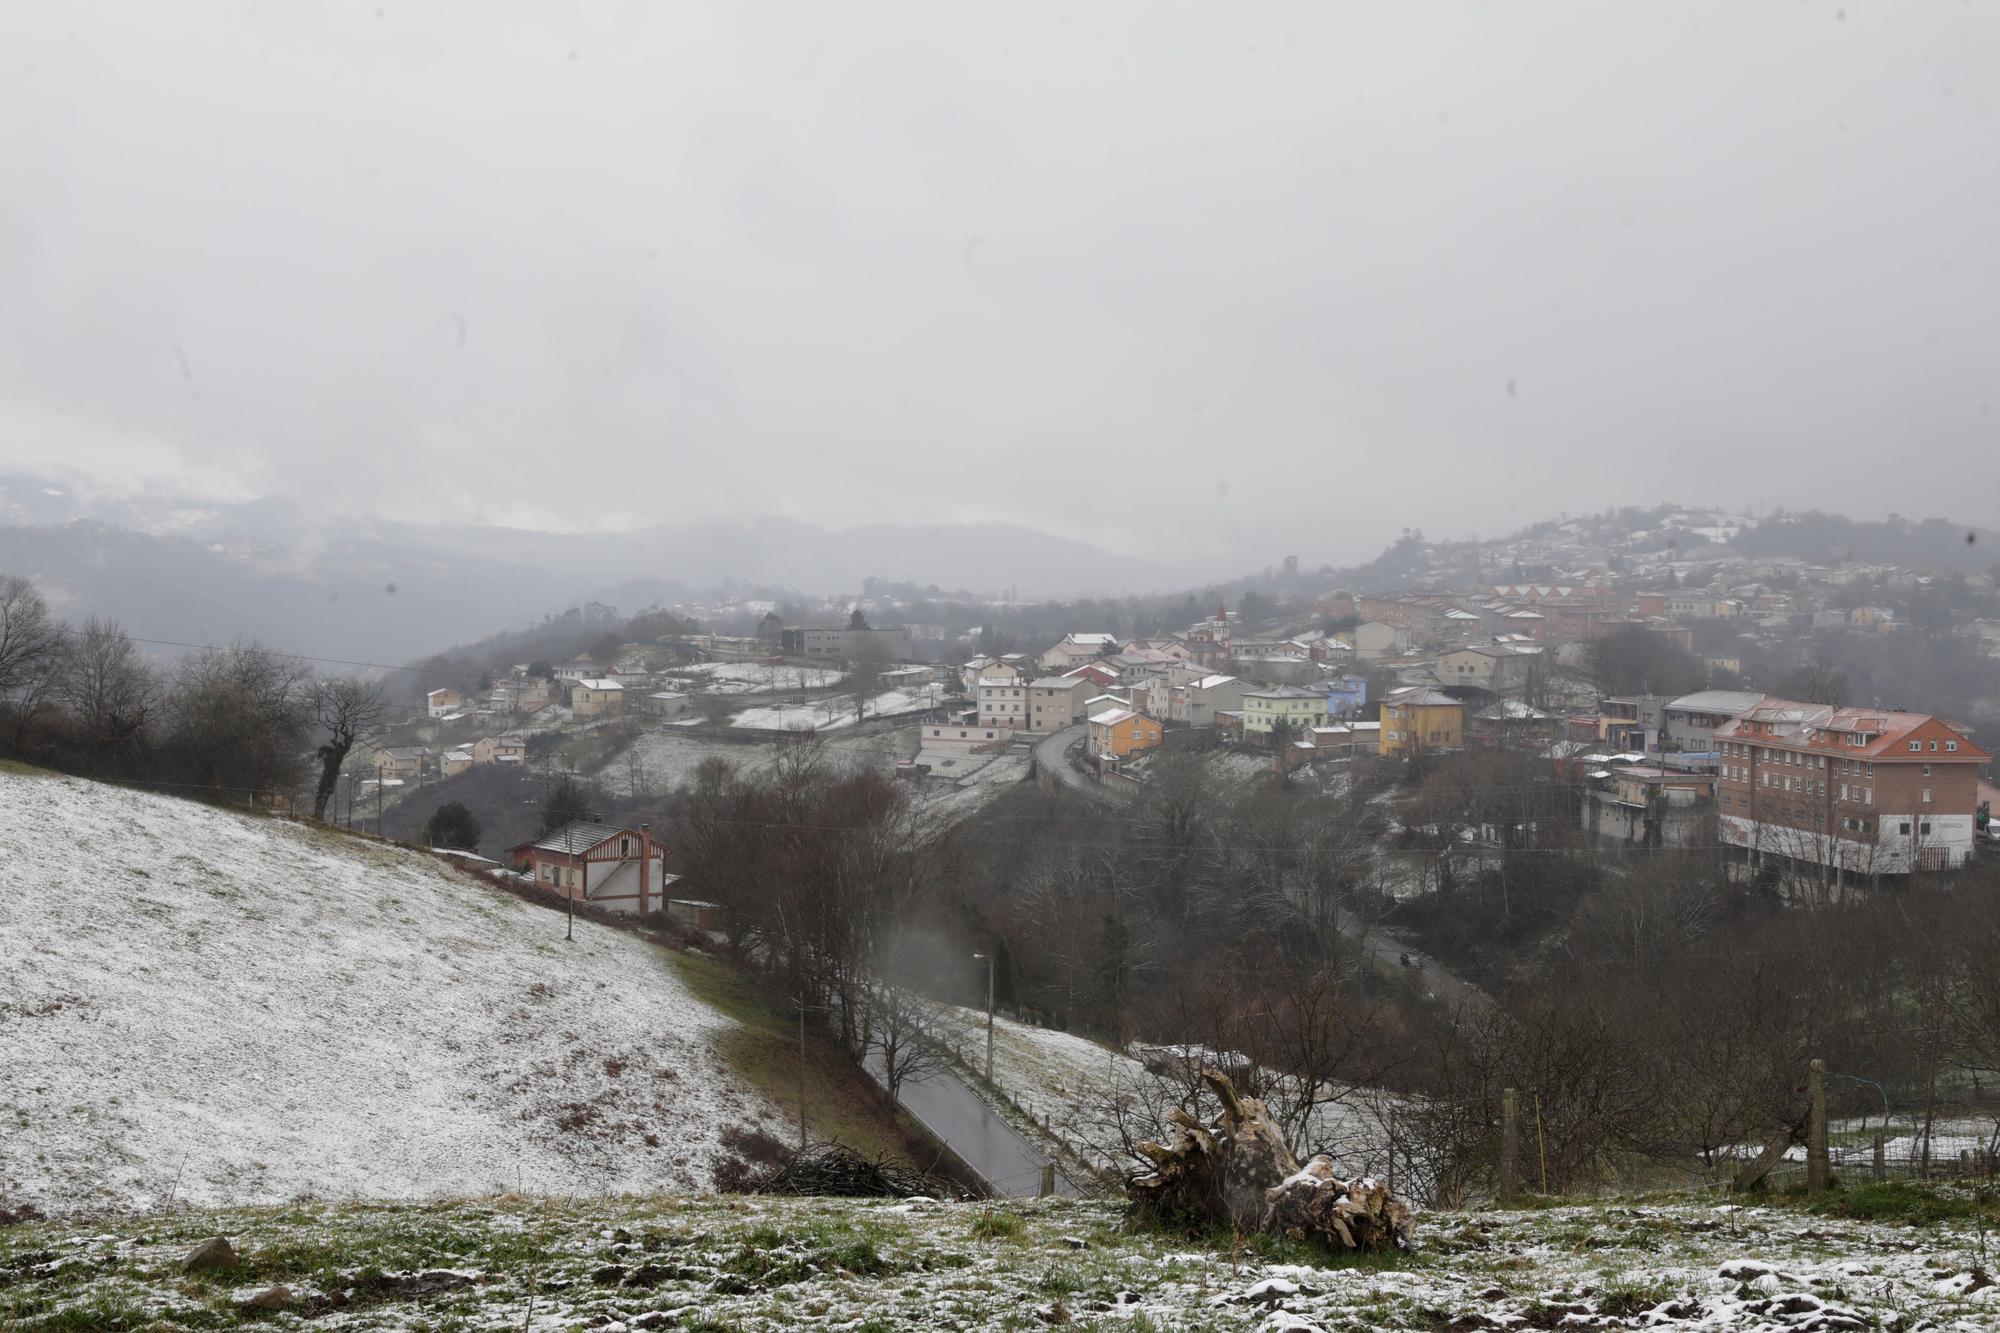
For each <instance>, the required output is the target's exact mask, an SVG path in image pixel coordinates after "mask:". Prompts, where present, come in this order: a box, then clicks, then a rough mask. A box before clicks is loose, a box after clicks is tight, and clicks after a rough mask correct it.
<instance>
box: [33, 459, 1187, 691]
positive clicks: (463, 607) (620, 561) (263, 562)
mask: <svg viewBox="0 0 2000 1333" xmlns="http://www.w3.org/2000/svg"><path fill="white" fill-rule="evenodd" d="M0 523H6V524H9V525H8V526H0V572H6V573H19V574H26V575H29V576H31V577H33V578H35V579H36V580H37V581H38V582H39V583H40V584H41V585H42V587H43V589H44V591H45V593H46V594H47V595H48V596H49V597H50V599H51V601H52V602H54V603H55V604H56V605H57V607H58V608H59V609H60V610H61V611H62V613H63V614H64V615H66V616H68V617H70V618H72V619H80V618H81V617H83V616H85V615H102V616H109V617H111V618H113V619H116V620H117V621H118V622H119V623H120V624H122V625H124V626H125V628H126V629H127V630H128V631H129V632H131V633H132V634H134V635H136V636H138V637H141V638H148V639H165V640H175V641H184V642H200V643H227V642H231V641H234V640H235V639H237V638H257V639H261V640H263V641H265V642H267V643H269V644H271V645H273V646H276V647H280V648H283V649H285V650H287V651H291V652H298V653H305V654H309V655H317V656H328V657H339V658H357V659H361V660H366V661H378V662H390V663H395V662H401V661H404V660H407V659H410V658H413V657H416V656H418V655H420V654H423V653H428V652H432V651H435V650H436V649H438V648H440V647H442V646H444V645H446V644H449V643H454V642H461V641H465V640H469V639H473V638H477V637H479V636H481V635H485V634H489V633H491V632H493V631H494V630H495V629H498V628H502V627H506V626H510V625H524V624H528V623H531V622H533V621H535V620H538V619H540V618H541V617H542V616H544V615H547V614H551V613H554V612H558V611H560V610H561V609H563V608H564V607H567V606H573V605H577V604H580V603H583V602H587V601H593V600H597V601H607V602H611V603H612V604H614V605H617V606H618V607H619V608H620V609H621V610H624V611H627V612H631V611H637V610H639V609H641V608H642V606H643V605H645V604H646V603H648V602H668V601H672V600H675V599H677V598H684V597H688V596H691V595H692V594H694V593H695V592H696V591H697V590H700V589H704V588H712V587H713V586H715V585H717V584H719V583H722V582H724V581H733V582H736V583H744V584H768V585H774V586H781V587H792V588H799V589H802V590H805V591H808V592H814V593H840V592H844V591H849V590H859V588H860V587H861V584H862V581H863V580H864V579H866V578H868V577H871V576H873V577H876V578H882V579H891V580H906V581H911V582H915V583H918V584H920V585H930V584H936V585H938V586H940V587H944V588H971V589H975V590H977V591H981V592H991V593H999V592H1001V591H1003V590H1007V589H1012V590H1014V591H1016V592H1017V593H1018V594H1019V595H1020V596H1023V597H1036V598H1039V597H1073V596H1078V595H1082V594H1086V593H1092V592H1099V591H1115V592H1126V591H1141V590H1147V589H1152V588H1159V587H1171V586H1175V585H1176V582H1177V581H1193V579H1194V578H1196V577H1197V574H1198V572H1197V571H1195V570H1192V569H1186V568H1183V569H1178V570H1177V569H1174V568H1171V567H1168V566H1155V565H1153V564H1151V563H1149V562H1147V561H1144V560H1136V559H1132V558H1130V557H1126V556H1120V555H1114V554H1111V553H1109V552H1106V551H1103V550H1100V549H1098V548H1097V547H1094V546H1091V545H1090V544H1088V543H1085V542H1078V541H1074V540H1071V539H1068V538H1063V537H1057V536H1053V535H1051V534H1048V533H1044V532H1039V531H1036V530H1034V529H1032V528H1025V527H1021V526H1018V525H1015V524H1009V523H970V524H914V525H898V524H886V523H885V524H872V525H867V526H863V527H856V528H845V529H828V528H823V527H819V526H817V525H815V524H811V523H806V522H803V521H801V520H797V519H790V518H782V517H767V518H759V519H754V520H749V521H745V522H740V523H738V522H706V523H692V524H689V525H686V526H681V527H660V528H648V529H642V530H638V531H630V532H613V533H548V532H530V531H521V530H516V529H508V528H495V527H468V526H439V527H436V528H424V527H418V526H415V525H411V524H398V523H382V522H366V523H356V524H338V523H328V522H327V521H325V520H324V519H321V518H319V517H316V516H313V515H310V514H308V513H306V512H304V511H302V510H299V509H298V508H296V507H294V506H291V505H288V504H286V503H285V502H283V501H272V500H266V501H258V502H254V503H252V504H246V505H210V506H185V507H179V508H176V507H172V506H164V505H160V504H146V503H143V502H140V503H124V502H110V503H106V502H101V501H89V500H80V499H78V498H76V497H72V496H70V495H68V494H67V493H65V492H63V491H62V490H61V488H59V487H56V486H51V485H49V484H48V483H46V482H45V481H43V480H42V479H40V478H23V477H7V476H0ZM641 598H643V600H639V599H641Z"/></svg>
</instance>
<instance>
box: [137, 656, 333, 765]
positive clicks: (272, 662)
mask: <svg viewBox="0 0 2000 1333" xmlns="http://www.w3.org/2000/svg"><path fill="white" fill-rule="evenodd" d="M309 680H310V673H309V672H308V671H307V669H306V667H305V665H304V664H303V663H302V662H300V661H299V659H298V658H296V657H291V656H288V655H286V654H284V653H278V652H273V651H272V650H271V649H269V648H265V647H262V646H260V645H258V644H254V643H252V644H245V645H242V646H239V647H235V648H219V649H208V650H205V651H202V652H198V653H194V654H191V655H190V656H188V657H185V658H183V659H182V660H181V664H180V667H179V669H178V670H177V671H176V672H175V674H174V681H173V688H172V690H171V691H170V693H169V695H168V701H167V706H166V709H165V714H166V717H165V721H166V735H165V738H164V739H165V744H166V748H167V750H168V752H169V754H170V756H171V758H172V759H173V761H174V770H175V771H176V772H177V773H178V774H179V776H180V777H181V779H182V780H183V781H186V782H188V783H191V784H194V785H196V786H202V787H209V788H214V789H217V790H222V791H230V792H242V793H243V794H245V795H255V794H256V793H259V792H265V793H269V792H275V791H279V790H284V791H290V790H293V789H295V788H296V787H297V785H298V782H299V780H300V778H301V777H302V776H303V774H302V769H303V766H304V758H305V753H306V742H307V740H308V739H309V731H310V728H311V723H312V714H311V710H310V707H309V702H310V700H309V698H308V689H307V686H308V681H309Z"/></svg>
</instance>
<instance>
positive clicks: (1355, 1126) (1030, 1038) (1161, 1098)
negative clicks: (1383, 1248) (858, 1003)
mask: <svg viewBox="0 0 2000 1333" xmlns="http://www.w3.org/2000/svg"><path fill="white" fill-rule="evenodd" d="M939 1026H940V1028H941V1029H942V1030H943V1033H944V1041H945V1044H946V1045H947V1046H948V1047H949V1048H950V1049H951V1050H952V1051H953V1052H955V1053H956V1054H958V1055H959V1056H960V1058H961V1059H962V1061H963V1062H964V1064H965V1065H966V1067H967V1068H968V1069H969V1070H971V1071H975V1072H979V1073H982V1074H983V1072H984V1070H985V1059H986V1013H985V1011H984V1010H979V1009H966V1008H960V1007H958V1006H955V1005H947V1006H943V1007H942V1016H941V1019H940V1022H939ZM1137 1049H1138V1048H1134V1050H1135V1051H1137ZM1155 1065H1156V1067H1157V1068H1160V1069H1163V1070H1164V1071H1165V1076H1164V1077H1162V1076H1159V1075H1157V1074H1156V1073H1155V1072H1153V1071H1151V1070H1149V1069H1148V1068H1147V1065H1146V1064H1145V1063H1144V1062H1143V1061H1142V1060H1140V1059H1138V1058H1135V1055H1133V1054H1127V1053H1126V1052H1123V1051H1119V1050H1116V1049H1114V1048H1112V1047H1110V1046H1108V1045H1105V1044H1103V1043H1101V1042H1097V1041H1093V1040H1091V1039H1090V1038H1088V1037H1082V1036H1078V1035H1076V1034H1074V1033H1068V1032H1057V1031H1055V1030H1054V1029H1052V1028H1040V1027H1035V1026H1033V1025H1031V1024H1027V1023H1020V1022H1016V1021H1014V1020H1013V1019H1009V1018H1004V1017H998V1016H996V1017H995V1019H994V1023H993V1084H994V1086H995V1088H996V1089H997V1090H998V1091H999V1092H1000V1093H1002V1094H1004V1096H1005V1099H1006V1101H1007V1102H1011V1103H1012V1105H1004V1104H1003V1107H1002V1109H1003V1110H1005V1111H1008V1112H1013V1113H1015V1114H1016V1115H1017V1116H1018V1117H1019V1118H1022V1119H1025V1120H1031V1121H1033V1123H1034V1124H1035V1125H1038V1126H1041V1125H1045V1126H1046V1132H1047V1133H1048V1134H1049V1135H1050V1136H1052V1137H1053V1138H1055V1139H1056V1140H1057V1142H1059V1143H1060V1144H1062V1145H1063V1146H1064V1147H1066V1148H1067V1149H1068V1150H1069V1151H1070V1152H1071V1153H1073V1154H1074V1155H1075V1156H1076V1157H1077V1158H1078V1159H1079V1160H1081V1161H1082V1162H1084V1163H1085V1164H1087V1165H1089V1166H1091V1167H1093V1168H1096V1169H1097V1170H1099V1171H1102V1172H1107V1173H1110V1174H1112V1175H1117V1174H1120V1173H1122V1172H1125V1171H1129V1170H1131V1169H1132V1168H1133V1167H1134V1166H1135V1165H1136V1159H1135V1158H1133V1156H1132V1155H1131V1154H1130V1152H1129V1151H1128V1149H1127V1146H1126V1145H1127V1141H1128V1140H1130V1141H1133V1142H1136V1141H1138V1140H1140V1139H1154V1140H1164V1139H1165V1137H1166V1136H1167V1135H1168V1134H1169V1133H1170V1130H1169V1129H1168V1125H1167V1114H1168V1112H1169V1111H1170V1110H1171V1108H1172V1107H1173V1105H1174V1103H1175V1098H1176V1097H1177V1096H1178V1095H1180V1093H1181V1091H1182V1090H1183V1088H1184V1087H1185V1086H1186V1085H1187V1084H1189V1083H1191V1082H1193V1081H1194V1079H1193V1073H1192V1072H1191V1071H1198V1069H1199V1063H1198V1062H1196V1063H1195V1064H1194V1065H1192V1066H1190V1065H1188V1064H1186V1063H1185V1062H1181V1063H1171V1064H1166V1065H1161V1064H1160V1063H1159V1062H1158V1061H1157V1060H1156V1061H1155ZM1323 1095H1324V1096H1325V1097H1326V1099H1327V1100H1326V1101H1324V1102H1323V1103H1322V1104H1320V1105H1318V1106H1316V1107H1314V1109H1313V1112H1312V1115H1311V1118H1310V1121H1309V1125H1310V1128H1309V1130H1308V1132H1307V1134H1306V1138H1307V1144H1306V1148H1307V1152H1308V1153H1310V1152H1321V1151H1324V1152H1329V1153H1332V1154H1333V1156H1334V1157H1335V1159H1336V1160H1337V1161H1339V1162H1340V1163H1341V1165H1342V1166H1343V1167H1344V1168H1346V1169H1349V1170H1353V1171H1362V1170H1368V1169H1376V1168H1380V1167H1382V1166H1384V1165H1386V1163H1387V1160H1388V1158H1387V1148H1386V1142H1385V1137H1384V1134H1383V1132H1382V1121H1381V1119H1380V1117H1379V1115H1378V1114H1377V1112H1378V1110H1379V1109H1380V1107H1379V1106H1378V1103H1380V1101H1381V1097H1380V1095H1379V1094H1377V1093H1375V1092H1373V1091H1372V1090H1369V1089H1361V1088H1347V1087H1330V1086H1329V1087H1327V1088H1325V1089H1324V1094H1323ZM1016 1108H1018V1110H1017V1109H1016ZM1213 1112H1214V1108H1213V1106H1212V1105H1206V1104H1205V1105H1204V1109H1203V1110H1202V1112H1201V1113H1202V1114H1204V1115H1211V1114H1213ZM1302 1155H1303V1154H1302Z"/></svg>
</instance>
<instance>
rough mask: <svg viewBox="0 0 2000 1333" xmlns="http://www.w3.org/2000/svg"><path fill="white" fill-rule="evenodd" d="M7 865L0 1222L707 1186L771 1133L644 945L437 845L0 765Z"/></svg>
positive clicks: (703, 1016) (710, 1017)
mask: <svg viewBox="0 0 2000 1333" xmlns="http://www.w3.org/2000/svg"><path fill="white" fill-rule="evenodd" d="M0 863H4V864H5V865H7V866H8V867H9V870H10V872H11V874H12V876H13V879H14V883H15V887H16V891H15V892H10V893H7V894H5V895H0V1053H4V1055H0V1202H9V1201H11V1202H13V1203H17V1204H18V1203H20V1202H24V1201H26V1202H33V1203H36V1204H38V1205H39V1206H41V1207H42V1208H43V1209H45V1210H48V1211H56V1210H68V1209H81V1208H97V1207H105V1206H119V1205H140V1206H143V1205H146V1204H151V1203H157V1202H159V1201H161V1200H163V1199H166V1198H167V1197H169V1196H171V1197H172V1198H174V1199H176V1200H181V1201H188V1202H194V1203H228V1202H258V1201H277V1200H286V1199H291V1198H294V1197H296V1196H302V1195H311V1196H317V1197H320V1198H328V1199H339V1198H350V1197H369V1198H378V1199H380V1198H421V1197H429V1196H434V1195H445V1194H464V1193H468V1192H481V1191H490V1190H494V1189H513V1188H516V1187H519V1188H523V1189H526V1190H531V1191H537V1192H546V1193H592V1192H598V1191H603V1190H637V1189H646V1190H685V1189H703V1188H707V1187H708V1185H709V1184H710V1179H711V1173H712V1171H713V1168H714V1166H715V1164H716V1162H717V1161H718V1160H719V1159H720V1156H721V1154H720V1151H719V1149H718V1146H717V1136H718V1134H719V1133H720V1132H721V1130H722V1128H723V1127H724V1125H725V1124H726V1123H729V1122H732V1121H742V1122H745V1123H753V1122H761V1121H765V1120H774V1119H775V1117H776V1116H777V1115H778V1112H777V1110H776V1108H774V1107H772V1106H770V1105H769V1104H768V1103H766V1102H764V1101H763V1100H762V1099H761V1098H760V1097H758V1096H757V1095H756V1094H755V1093H753V1092H751V1091H750V1090H749V1089H747V1088H746V1087H744V1086H743V1085H742V1084H741V1083H740V1082H738V1080H736V1079H735V1078H734V1077H733V1076H732V1075H731V1074H730V1073H729V1071H728V1070H727V1069H726V1068H725V1066H724V1064H723V1062H722V1061H721V1060H720V1058H719V1057H718V1056H717V1055H716V1054H715V1051H714V1049H713V1042H714V1039H715V1038H716V1037H717V1036H718V1035H719V1034H721V1033H722V1032H724V1031H726V1030H727V1029H728V1027H729V1020H728V1019H726V1018H723V1017H722V1016H721V1015H719V1014H717V1013H716V1012H715V1011H713V1010H712V1009H710V1008H709V1007H708V1006H707V1005H705V1004H704V1003H702V1002H701V1001H700V1000H698V999H697V998H696V997H695V996H693V995H692V994H691V993H690V992H689V991H688V990H687V989H686V988H685V987H684V986H683V985H682V984H681V983H680V981H679V980H678V979H677V977H676V975H675V973H674V972H673V971H672V969H671V966H670V964H669V963H668V961H667V960H666V958H665V957H664V955H663V954H662V953H661V952H660V951H659V950H658V949H657V948H656V947H655V946H653V945H650V944H648V943H646V942H644V941H642V940H640V939H638V938H636V937H634V936H631V935H628V934H624V933H621V932H618V931H615V930H611V929H607V928H604V927H600V926H597V925H594V924H592V923H589V922H585V921H579V922H577V923H576V938H575V941H574V942H571V943H566V942H565V941H564V940H563V918H562V916H561V915H560V914H558V913H555V912H551V911H547V910H545V909H542V908H539V907H534V906H530V905H528V904H526V903H522V902H520V901H519V900H517V899H515V898H512V897H509V896H507V895H505V894H503V893H500V892H498V891H495V890H491V889H488V888H486V887H484V886H483V885H481V884H480V883H478V882H477V881H474V880H471V879H469V878H467V877H465V876H463V875H460V874H458V873H456V872H452V871H449V870H446V869H444V868H443V867H442V866H441V865H440V864H439V863H438V862H436V861H435V860H434V859H432V858H430V857H428V856H425V855H423V854H421V853H415V852H405V851H400V850H396V849H393V848H389V847H385V846H382V845H380V844H376V843H371V842H367V841H363V840H358V839H353V838H348V837H344V836H342V835H338V834H334V833H330V832H323V831H318V830H313V829H309V828H307V827H305V826H303V825H298V824H293V823H289V822H286V821H282V820H277V819H266V818H258V817H251V816H245V815H239V814H235V813H230V812H226V811H222V810H218V809H214V808H212V807H209V806H204V805H199V804H195V803H193V802H189V801H181V800H177V799H174V798H171V797H165V796H158V795H152V794H148V793H138V792H132V791H128V790H124V789H121V788H114V787H108V786H100V785H97V784H93V783H87V782H82V781H78V780H74V779H68V778H58V777H53V776H25V775H17V774H10V773H0ZM5 1323H6V1321H5V1320H4V1319H0V1325H4V1324H5Z"/></svg>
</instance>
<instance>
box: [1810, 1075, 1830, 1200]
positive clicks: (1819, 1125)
mask: <svg viewBox="0 0 2000 1333" xmlns="http://www.w3.org/2000/svg"><path fill="white" fill-rule="evenodd" d="M1806 1086H1807V1088H1808V1090H1809V1091H1810V1092H1811V1093H1812V1108H1811V1109H1810V1110H1809V1111H1807V1112H1806V1193H1808V1194H1824V1193H1826V1187H1827V1180H1828V1176H1829V1175H1830V1174H1831V1169H1830V1167H1831V1164H1830V1162H1829V1161H1828V1158H1827V1151H1826V1061H1824V1060H1814V1061H1813V1062H1811V1063H1810V1064H1808V1065H1807V1066H1806Z"/></svg>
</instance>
